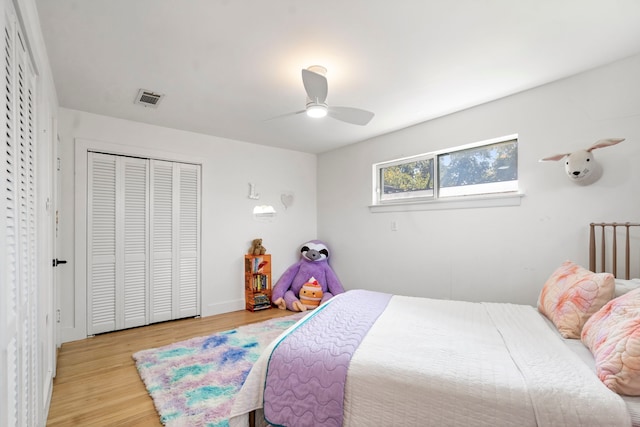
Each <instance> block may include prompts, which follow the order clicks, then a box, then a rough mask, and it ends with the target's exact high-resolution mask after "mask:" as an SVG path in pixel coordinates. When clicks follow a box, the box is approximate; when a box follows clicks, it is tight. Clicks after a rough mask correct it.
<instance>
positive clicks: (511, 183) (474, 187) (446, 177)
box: [373, 136, 518, 205]
mask: <svg viewBox="0 0 640 427" xmlns="http://www.w3.org/2000/svg"><path fill="white" fill-rule="evenodd" d="M374 185H375V191H374V201H373V203H374V205H377V204H386V203H399V202H408V201H429V200H436V199H444V198H447V197H460V196H473V195H484V194H500V193H515V192H517V191H518V140H517V137H516V136H510V137H505V138H500V139H494V140H490V141H483V142H479V143H475V144H469V145H465V146H462V147H456V148H451V149H447V150H442V151H438V152H433V153H426V154H421V155H418V156H413V157H407V158H403V159H397V160H393V161H389V162H384V163H378V164H376V165H374Z"/></svg>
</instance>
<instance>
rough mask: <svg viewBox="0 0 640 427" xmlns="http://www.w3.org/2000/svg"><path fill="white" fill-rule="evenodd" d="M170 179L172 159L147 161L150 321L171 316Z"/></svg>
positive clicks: (170, 317) (172, 238)
mask: <svg viewBox="0 0 640 427" xmlns="http://www.w3.org/2000/svg"><path fill="white" fill-rule="evenodd" d="M174 181H175V179H174V176H173V163H172V162H164V161H159V160H152V161H151V197H150V200H151V206H150V209H149V210H150V212H151V218H150V221H151V222H150V224H151V232H150V237H151V243H150V247H151V259H150V263H149V269H150V274H151V286H150V287H149V289H150V296H149V302H150V307H149V311H150V315H151V323H154V322H163V321H165V320H171V319H172V318H173V311H172V308H173V282H174V268H173V244H174V241H175V240H176V239H175V236H174V231H175V230H174V228H175V227H174V224H173V218H174V217H175V216H176V214H175V213H174V210H173V209H174V202H173V183H174ZM176 234H177V233H176Z"/></svg>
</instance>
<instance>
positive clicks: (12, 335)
mask: <svg viewBox="0 0 640 427" xmlns="http://www.w3.org/2000/svg"><path fill="white" fill-rule="evenodd" d="M1 13H2V15H1V16H2V18H3V19H2V24H3V25H2V29H3V35H4V42H3V47H4V49H3V56H4V61H3V63H2V77H3V78H2V83H1V84H2V95H3V96H2V110H3V111H2V112H3V114H2V116H1V117H0V120H2V127H3V139H4V141H3V145H4V147H3V150H2V151H1V153H0V161H1V163H2V169H1V172H0V173H1V174H2V193H3V194H2V198H1V199H0V207H2V211H3V212H4V216H3V219H4V224H3V226H2V227H0V228H1V231H0V233H1V234H0V237H1V238H2V239H1V240H2V241H4V242H5V244H4V245H3V247H2V248H0V251H1V252H0V260H2V264H3V265H2V268H1V269H0V274H1V275H2V276H1V279H0V285H2V286H1V287H0V288H1V290H2V293H1V294H0V308H1V310H0V319H1V320H0V334H1V335H0V338H1V340H0V341H1V343H2V352H1V355H0V362H1V364H0V387H1V388H0V425H2V426H23V425H24V426H27V425H37V424H38V423H39V421H38V409H39V408H38V407H39V404H40V403H41V402H40V401H39V400H38V399H37V397H36V396H37V388H38V380H39V370H38V351H37V340H38V336H37V320H36V319H37V298H36V279H37V276H36V261H37V260H36V231H37V230H36V198H35V192H36V188H35V158H36V157H35V133H34V132H35V116H34V114H35V78H36V77H35V72H34V71H33V68H32V66H31V61H30V58H29V55H28V53H27V50H26V47H25V46H26V45H25V40H24V39H23V37H22V34H21V32H20V30H19V25H18V24H17V19H16V15H15V11H14V10H13V6H12V3H11V2H5V3H4V5H3V7H2V10H1Z"/></svg>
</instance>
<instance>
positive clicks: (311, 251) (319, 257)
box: [271, 240, 344, 311]
mask: <svg viewBox="0 0 640 427" xmlns="http://www.w3.org/2000/svg"><path fill="white" fill-rule="evenodd" d="M300 254H301V257H300V261H298V262H297V263H295V264H293V265H292V266H291V267H289V268H288V269H287V270H286V271H285V272H284V273H283V274H282V276H281V277H280V279H278V281H277V282H276V285H275V286H274V287H273V292H272V294H271V301H272V302H273V303H274V304H275V305H277V306H278V308H280V309H281V310H285V309H289V310H291V311H305V310H307V307H306V306H305V305H304V304H303V303H302V302H300V299H299V298H300V290H301V289H302V286H303V285H304V284H305V283H307V282H308V281H309V280H310V279H311V278H312V277H313V278H315V279H316V280H317V281H318V284H319V285H320V287H321V288H322V302H325V301H327V300H328V299H330V298H331V297H333V296H334V295H337V294H341V293H343V292H344V288H343V287H342V284H341V283H340V280H338V276H336V273H334V272H333V270H332V269H331V267H330V266H329V262H328V261H327V260H328V258H329V249H328V248H327V245H325V244H324V243H323V242H321V241H320V240H311V241H309V242H307V243H305V244H304V245H302V248H301V249H300Z"/></svg>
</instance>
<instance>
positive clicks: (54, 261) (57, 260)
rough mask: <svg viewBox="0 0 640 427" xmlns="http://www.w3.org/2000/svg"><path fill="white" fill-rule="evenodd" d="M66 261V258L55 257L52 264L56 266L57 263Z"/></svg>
mask: <svg viewBox="0 0 640 427" xmlns="http://www.w3.org/2000/svg"><path fill="white" fill-rule="evenodd" d="M66 263H67V260H64V259H58V258H56V259H54V260H53V266H54V267H57V266H58V264H66Z"/></svg>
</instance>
